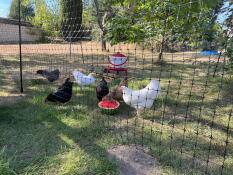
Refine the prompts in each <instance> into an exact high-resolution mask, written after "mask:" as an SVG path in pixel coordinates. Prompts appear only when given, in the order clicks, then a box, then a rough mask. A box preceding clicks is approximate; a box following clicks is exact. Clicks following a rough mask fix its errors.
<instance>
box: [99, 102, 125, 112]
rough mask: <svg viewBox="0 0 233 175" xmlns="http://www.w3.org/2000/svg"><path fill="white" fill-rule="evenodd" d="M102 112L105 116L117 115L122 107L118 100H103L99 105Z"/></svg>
mask: <svg viewBox="0 0 233 175" xmlns="http://www.w3.org/2000/svg"><path fill="white" fill-rule="evenodd" d="M98 106H99V108H100V109H101V111H102V112H103V113H105V114H110V115H111V114H115V113H116V112H117V110H118V108H119V107H120V103H119V102H118V101H116V100H111V101H108V100H102V101H100V102H99V104H98Z"/></svg>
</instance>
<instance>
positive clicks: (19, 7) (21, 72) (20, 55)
mask: <svg viewBox="0 0 233 175" xmlns="http://www.w3.org/2000/svg"><path fill="white" fill-rule="evenodd" d="M18 10H19V13H18V15H19V64H20V92H21V93H23V63H22V33H21V0H18Z"/></svg>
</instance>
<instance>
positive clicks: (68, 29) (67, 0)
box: [61, 0, 83, 41]
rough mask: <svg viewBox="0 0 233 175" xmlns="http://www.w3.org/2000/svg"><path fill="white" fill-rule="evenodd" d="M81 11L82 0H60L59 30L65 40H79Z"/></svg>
mask: <svg viewBox="0 0 233 175" xmlns="http://www.w3.org/2000/svg"><path fill="white" fill-rule="evenodd" d="M82 12H83V4H82V0H61V18H62V19H61V22H62V24H61V31H62V35H63V38H64V39H65V40H67V41H77V40H79V35H80V28H81V24H82Z"/></svg>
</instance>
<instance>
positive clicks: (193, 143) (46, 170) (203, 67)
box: [0, 53, 233, 175]
mask: <svg viewBox="0 0 233 175" xmlns="http://www.w3.org/2000/svg"><path fill="white" fill-rule="evenodd" d="M128 55H130V62H129V70H130V71H129V77H130V78H133V79H131V80H130V82H129V87H131V88H133V89H138V88H142V87H144V86H145V85H146V84H147V83H148V82H149V77H151V78H156V79H160V80H161V93H160V96H159V98H158V99H157V100H156V101H155V103H154V106H153V107H152V108H151V109H150V110H146V111H144V112H143V113H142V114H141V117H135V112H134V110H133V109H132V108H129V107H128V106H126V105H125V104H124V103H121V110H120V112H119V113H118V114H117V115H115V116H108V115H103V114H101V113H100V111H99V109H98V108H97V99H96V97H95V87H94V86H91V87H85V88H84V90H83V91H80V88H79V87H78V86H77V85H75V86H74V89H73V92H74V95H73V97H72V100H71V101H70V102H69V103H67V104H65V105H52V104H45V103H44V98H45V97H46V95H47V94H48V93H49V92H51V91H52V90H54V89H56V87H57V85H58V84H60V83H61V82H57V83H54V84H49V83H48V82H46V81H45V80H43V79H40V78H39V77H37V76H36V75H35V74H34V72H35V70H37V69H39V68H51V69H53V68H55V67H59V69H60V70H62V75H63V77H65V76H67V75H68V74H69V72H70V70H73V69H76V68H80V67H82V68H83V69H85V67H84V65H91V64H93V65H95V66H96V67H97V70H100V69H101V68H102V66H105V65H104V64H103V63H104V60H105V59H106V58H105V56H104V55H103V56H99V55H86V56H84V58H85V64H84V65H83V64H82V65H81V63H82V61H83V60H82V59H80V60H79V59H76V57H77V58H79V57H80V56H79V55H73V59H72V61H71V60H67V59H64V58H66V57H65V56H64V55H53V56H51V55H36V54H34V55H33V57H32V55H25V56H24V59H25V63H24V68H25V69H24V75H25V80H24V85H25V94H26V95H25V96H24V97H21V98H18V99H17V100H16V101H7V100H6V99H7V98H10V97H9V95H10V94H11V93H12V92H14V89H15V88H17V87H18V86H17V85H18V80H17V78H15V77H16V75H15V72H17V71H18V69H17V66H18V65H17V58H16V57H12V56H11V57H10V56H8V57H7V56H2V57H1V58H0V60H1V61H0V65H1V66H2V67H3V68H5V69H1V70H0V83H1V87H3V88H2V90H1V91H0V100H1V101H3V100H6V102H7V103H4V102H1V103H0V174H4V172H5V174H7V173H8V174H15V173H16V174H33V175H34V174H49V175H50V174H67V175H68V174H82V175H84V174H86V175H87V174H88V175H89V174H101V175H102V174H109V175H114V174H118V170H117V167H118V164H117V162H110V161H109V160H108V158H107V149H108V148H110V147H112V146H113V145H117V144H139V145H143V146H144V147H145V148H148V149H149V150H150V153H151V155H153V156H155V157H156V158H157V159H158V160H159V163H160V165H161V168H162V172H163V174H169V175H174V174H178V175H181V174H204V173H205V172H206V173H209V174H216V175H218V174H220V173H221V167H222V164H223V162H224V169H223V171H222V173H223V174H225V175H232V174H233V168H232V167H233V156H232V155H233V130H232V127H233V121H232V120H230V111H231V110H232V94H233V91H232V86H233V79H232V77H231V76H230V75H228V73H227V72H225V73H224V78H222V72H223V63H219V64H216V63H209V62H195V61H194V60H195V59H193V61H191V62H190V61H188V60H190V59H191V58H192V56H191V55H190V54H189V55H188V56H186V57H184V55H182V54H181V53H180V54H174V55H175V56H176V57H173V56H172V55H173V54H165V58H166V63H165V64H163V65H156V64H153V66H152V64H151V63H152V61H153V59H154V58H153V57H152V56H151V55H149V54H148V55H147V54H145V53H144V54H143V55H144V56H143V57H141V56H140V55H141V53H137V54H133V53H129V54H128ZM186 58H187V59H186ZM216 65H217V66H216ZM215 70H216V75H215V76H213V73H214V71H215ZM117 81H118V80H116V81H113V82H112V83H111V84H110V85H114V84H116V83H117ZM8 93H9V94H8ZM13 100H14V98H13ZM228 126H229V127H228ZM227 137H228V144H227V147H226V140H227ZM225 148H226V149H225ZM225 150H226V154H225Z"/></svg>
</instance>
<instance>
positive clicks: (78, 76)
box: [73, 71, 95, 89]
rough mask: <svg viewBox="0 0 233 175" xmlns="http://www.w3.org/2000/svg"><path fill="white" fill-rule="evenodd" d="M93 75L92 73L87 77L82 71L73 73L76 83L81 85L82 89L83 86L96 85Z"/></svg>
mask: <svg viewBox="0 0 233 175" xmlns="http://www.w3.org/2000/svg"><path fill="white" fill-rule="evenodd" d="M92 74H93V73H90V74H89V75H85V74H83V73H82V72H80V71H73V76H74V79H75V82H76V83H77V84H78V85H80V87H81V89H82V87H83V86H88V85H91V84H94V83H95V78H94V77H93V75H92Z"/></svg>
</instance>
